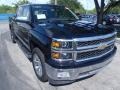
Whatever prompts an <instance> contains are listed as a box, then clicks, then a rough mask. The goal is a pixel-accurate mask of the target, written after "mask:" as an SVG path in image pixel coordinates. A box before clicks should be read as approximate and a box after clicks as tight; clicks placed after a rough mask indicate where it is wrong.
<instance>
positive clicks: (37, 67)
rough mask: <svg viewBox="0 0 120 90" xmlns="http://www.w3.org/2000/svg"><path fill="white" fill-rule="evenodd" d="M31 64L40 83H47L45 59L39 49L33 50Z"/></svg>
mask: <svg viewBox="0 0 120 90" xmlns="http://www.w3.org/2000/svg"><path fill="white" fill-rule="evenodd" d="M32 64H33V68H34V71H35V74H36V76H37V77H38V79H39V80H40V81H42V82H46V81H48V77H47V74H46V69H45V57H44V54H43V53H42V52H41V50H40V49H39V48H35V49H33V53H32Z"/></svg>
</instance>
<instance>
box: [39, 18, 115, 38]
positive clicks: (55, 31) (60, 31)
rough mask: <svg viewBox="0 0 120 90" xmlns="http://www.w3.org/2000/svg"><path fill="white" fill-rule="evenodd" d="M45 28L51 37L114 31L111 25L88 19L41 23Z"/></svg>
mask: <svg viewBox="0 0 120 90" xmlns="http://www.w3.org/2000/svg"><path fill="white" fill-rule="evenodd" d="M39 26H40V27H42V28H43V30H44V34H47V36H49V37H51V38H65V39H72V38H80V37H91V36H98V35H103V34H108V33H111V32H113V29H112V28H111V27H109V26H104V25H96V24H95V23H91V22H88V21H60V20H55V21H50V22H47V23H44V24H39Z"/></svg>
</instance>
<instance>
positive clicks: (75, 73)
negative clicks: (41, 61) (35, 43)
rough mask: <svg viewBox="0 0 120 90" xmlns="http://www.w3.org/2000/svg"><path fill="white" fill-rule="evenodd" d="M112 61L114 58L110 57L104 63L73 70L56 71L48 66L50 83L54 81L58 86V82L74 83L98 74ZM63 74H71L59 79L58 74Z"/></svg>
mask: <svg viewBox="0 0 120 90" xmlns="http://www.w3.org/2000/svg"><path fill="white" fill-rule="evenodd" d="M112 59H113V58H111V57H110V58H109V59H108V60H105V61H104V62H102V63H97V64H94V65H90V66H86V67H80V68H73V69H56V68H53V67H51V66H50V65H48V64H46V70H47V75H48V77H49V79H50V82H51V81H52V82H51V83H53V84H57V83H56V81H58V82H59V83H60V81H67V83H68V82H74V81H75V80H77V79H81V78H85V77H88V76H91V75H94V74H96V73H97V72H99V71H100V70H101V69H103V68H104V67H105V66H106V65H108V64H109V63H110V62H111V61H112ZM62 72H67V73H69V75H66V77H63V76H62V77H58V74H59V73H62ZM53 81H55V82H53ZM60 84H61V83H60ZM62 84H66V82H62Z"/></svg>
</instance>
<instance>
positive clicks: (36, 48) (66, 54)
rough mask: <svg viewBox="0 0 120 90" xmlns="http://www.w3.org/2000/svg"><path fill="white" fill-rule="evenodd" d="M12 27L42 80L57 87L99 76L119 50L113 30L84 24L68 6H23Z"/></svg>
mask: <svg viewBox="0 0 120 90" xmlns="http://www.w3.org/2000/svg"><path fill="white" fill-rule="evenodd" d="M9 27H10V32H11V39H12V42H13V43H16V42H17V41H19V42H21V44H22V45H23V46H24V47H25V48H26V49H27V51H28V52H29V53H30V58H31V59H30V60H31V62H32V63H33V68H34V71H35V73H36V76H37V77H38V79H40V80H41V81H42V82H46V81H49V83H50V84H53V85H61V84H68V83H73V82H75V81H76V80H78V79H81V78H85V77H89V76H92V75H95V74H96V73H98V72H99V71H100V70H102V69H103V68H104V67H105V66H107V65H108V64H109V63H110V62H111V61H112V57H113V56H114V54H115V53H116V50H117V48H116V46H115V38H116V31H115V30H114V28H113V27H111V26H108V25H102V24H99V25H97V24H96V23H91V22H87V21H80V20H79V19H78V17H77V16H76V15H75V14H74V13H73V12H72V11H71V10H70V9H69V8H67V7H65V6H59V5H48V4H27V5H21V6H19V7H18V10H17V13H16V15H15V16H14V17H11V18H9ZM21 58H22V57H21Z"/></svg>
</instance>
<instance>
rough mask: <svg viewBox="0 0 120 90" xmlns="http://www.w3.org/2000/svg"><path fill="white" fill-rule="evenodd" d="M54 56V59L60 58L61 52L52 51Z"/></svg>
mask: <svg viewBox="0 0 120 90" xmlns="http://www.w3.org/2000/svg"><path fill="white" fill-rule="evenodd" d="M52 58H53V59H59V58H60V53H57V52H53V53H52Z"/></svg>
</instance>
